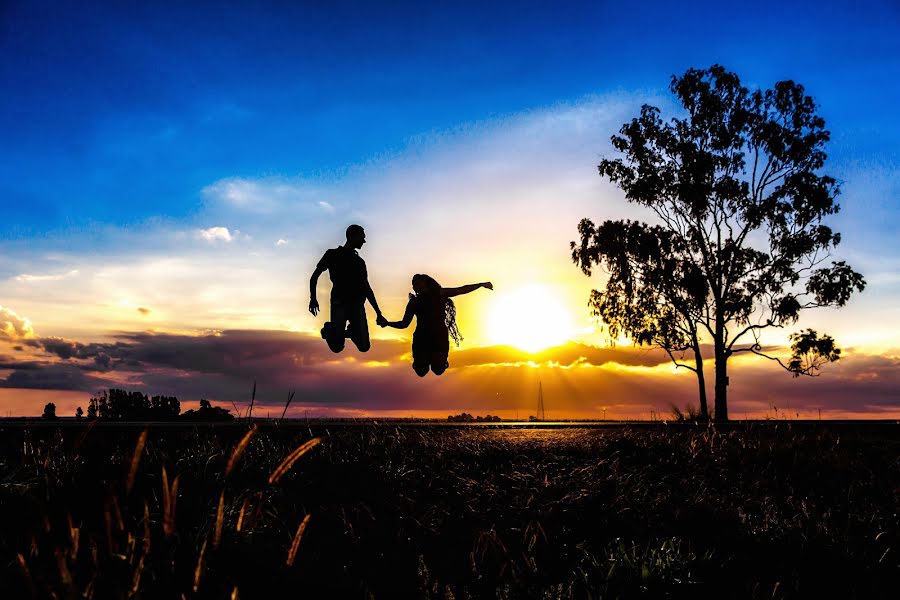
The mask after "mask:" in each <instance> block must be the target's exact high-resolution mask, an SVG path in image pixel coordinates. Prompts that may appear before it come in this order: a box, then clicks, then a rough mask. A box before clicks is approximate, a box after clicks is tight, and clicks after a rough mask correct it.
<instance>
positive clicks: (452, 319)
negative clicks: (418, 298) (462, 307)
mask: <svg viewBox="0 0 900 600" xmlns="http://www.w3.org/2000/svg"><path fill="white" fill-rule="evenodd" d="M416 280H420V281H423V282H425V288H426V292H425V294H426V295H427V296H433V297H434V301H436V302H439V301H440V300H441V284H439V283H438V282H437V281H435V280H434V278H433V277H431V276H430V275H425V274H423V273H418V274H416V275H413V281H416ZM444 325H446V326H447V333H449V334H450V337H451V338H453V341H454V342H455V343H456V345H457V346H459V343H460V342H461V341H462V339H463V338H462V336H461V335H460V334H459V327H458V326H457V325H456V305H455V304H453V300H452V299H450V298H444Z"/></svg>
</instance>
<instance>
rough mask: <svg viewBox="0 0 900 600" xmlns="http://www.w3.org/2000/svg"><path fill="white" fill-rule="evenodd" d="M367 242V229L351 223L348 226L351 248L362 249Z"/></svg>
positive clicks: (348, 241) (348, 242)
mask: <svg viewBox="0 0 900 600" xmlns="http://www.w3.org/2000/svg"><path fill="white" fill-rule="evenodd" d="M365 243H366V230H365V229H363V228H362V225H351V226H350V227H348V228H347V245H348V246H350V247H351V248H355V249H357V250H358V249H360V248H362V246H363V244H365Z"/></svg>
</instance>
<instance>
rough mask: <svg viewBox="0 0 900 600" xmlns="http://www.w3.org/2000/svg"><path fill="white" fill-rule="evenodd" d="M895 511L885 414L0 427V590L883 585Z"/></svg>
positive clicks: (889, 577) (742, 593)
mask: <svg viewBox="0 0 900 600" xmlns="http://www.w3.org/2000/svg"><path fill="white" fill-rule="evenodd" d="M898 506H900V427H898V426H896V425H880V426H879V425H868V426H866V425H858V426H853V425H849V426H848V425H843V426H838V425H829V424H787V423H777V424H776V423H765V422H763V423H755V424H743V425H741V426H735V427H732V428H718V429H713V428H706V427H695V426H691V425H678V426H672V425H668V426H667V425H657V426H654V427H637V426H621V427H609V428H603V429H586V428H585V429H582V428H568V429H541V428H477V427H465V426H462V427H452V428H450V427H428V426H422V425H419V426H402V425H396V424H375V423H368V424H363V425H355V426H343V425H340V424H310V425H302V424H291V425H286V426H277V425H262V426H259V427H257V428H254V429H252V430H251V429H250V428H249V427H248V426H245V425H229V426H216V427H205V426H199V427H195V426H189V427H185V426H180V427H166V426H162V425H159V426H149V427H145V426H143V425H141V426H138V425H134V426H130V425H121V424H119V425H114V424H105V423H100V424H97V425H95V426H92V425H90V424H78V425H76V424H74V423H73V424H70V425H65V426H48V425H40V426H38V425H35V426H12V425H4V426H0V560H2V561H3V564H4V569H3V571H2V573H3V574H2V575H0V589H2V590H5V591H4V593H3V597H4V598H16V597H31V596H34V597H41V598H43V597H49V596H51V595H52V594H55V595H56V597H59V598H77V597H94V598H109V597H129V596H131V597H141V598H159V597H181V596H182V594H183V595H184V596H185V597H187V598H191V597H217V598H237V597H244V598H256V597H300V596H302V597H308V598H345V597H346V598H370V597H374V598H407V597H409V598H429V597H431V598H633V597H646V598H658V597H690V598H707V597H708V598H732V597H734V598H854V597H855V598H896V597H897V593H898V590H900V515H898ZM276 589H277V590H279V591H280V593H279V594H277V595H269V594H270V592H272V591H273V590H276Z"/></svg>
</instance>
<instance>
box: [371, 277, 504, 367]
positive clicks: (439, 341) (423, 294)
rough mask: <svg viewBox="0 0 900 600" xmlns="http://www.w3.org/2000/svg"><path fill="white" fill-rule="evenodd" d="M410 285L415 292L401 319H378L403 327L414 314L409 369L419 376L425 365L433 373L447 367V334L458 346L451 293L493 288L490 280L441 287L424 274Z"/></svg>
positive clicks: (405, 326)
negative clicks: (414, 326) (410, 365)
mask: <svg viewBox="0 0 900 600" xmlns="http://www.w3.org/2000/svg"><path fill="white" fill-rule="evenodd" d="M412 286H413V291H414V292H415V294H410V295H409V303H408V304H407V305H406V312H405V313H404V314H403V320H402V321H387V320H381V321H380V322H379V323H378V324H379V325H381V326H382V327H394V328H396V329H406V328H407V327H409V324H410V323H412V318H413V316H415V317H416V331H415V332H414V333H413V340H412V355H413V370H414V371H415V372H416V374H417V375H418V376H419V377H425V375H427V374H428V369H429V368H430V369H431V372H432V373H434V374H435V375H440V374H442V373H443V372H444V371H446V370H447V367H449V366H450V363H449V362H448V361H447V357H448V355H449V354H450V338H451V337H452V338H453V341H454V342H456V345H457V346H459V342H460V341H461V340H462V337H461V336H460V335H459V328H457V326H456V306H455V305H454V304H453V300H451V299H450V298H452V297H453V296H461V295H462V294H468V293H469V292H474V291H475V290H477V289H478V288H482V287H483V288H487V289H489V290H492V289H494V286H493V284H491V282H490V281H486V282H484V283H472V284H469V285H463V286H460V287H455V288H442V287H441V285H440V284H439V283H438V282H437V281H435V280H434V279H432V278H431V277H429V276H428V275H422V274H418V275H413V278H412Z"/></svg>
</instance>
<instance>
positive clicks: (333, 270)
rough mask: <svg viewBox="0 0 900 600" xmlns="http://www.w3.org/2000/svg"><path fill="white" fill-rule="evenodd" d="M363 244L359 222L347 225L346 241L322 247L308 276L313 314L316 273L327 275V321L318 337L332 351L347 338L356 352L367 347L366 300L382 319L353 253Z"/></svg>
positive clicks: (316, 310) (361, 264) (360, 263)
mask: <svg viewBox="0 0 900 600" xmlns="http://www.w3.org/2000/svg"><path fill="white" fill-rule="evenodd" d="M365 243H366V232H365V230H364V229H363V228H362V227H361V226H359V225H351V226H350V227H348V228H347V243H346V244H344V245H343V246H338V247H337V248H332V249H330V250H326V251H325V254H323V255H322V258H321V260H319V264H317V265H316V270H315V271H314V272H313V274H312V277H310V279H309V297H310V300H309V312H311V313H312V314H313V316H316V315H318V314H319V301H318V300H316V284H317V283H318V282H319V275H321V274H322V272H323V271H325V270H327V271H328V274H329V276H331V321H328V322H326V323H325V325H324V326H323V327H322V337H323V338H325V341H326V342H328V347H329V348H331V351H332V352H340V351H341V350H343V349H344V340H345V339H346V338H348V337H349V338H350V339H351V340H353V343H354V344H356V347H357V348H359V351H360V352H367V351H368V350H369V346H370V344H369V324H368V322H367V321H366V300H368V301H369V303H370V304H371V305H372V308H374V309H375V314H376V315H377V318H378V320H379V321H380V320H382V319H384V317H383V316H382V315H381V309H380V308H378V302H377V301H376V300H375V293H374V292H373V291H372V288H371V286H369V275H368V273H367V272H366V261H364V260H363V259H362V258H361V257H360V256H359V254H358V253H357V252H356V251H357V250H358V249H359V248H362V246H363V244H365Z"/></svg>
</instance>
